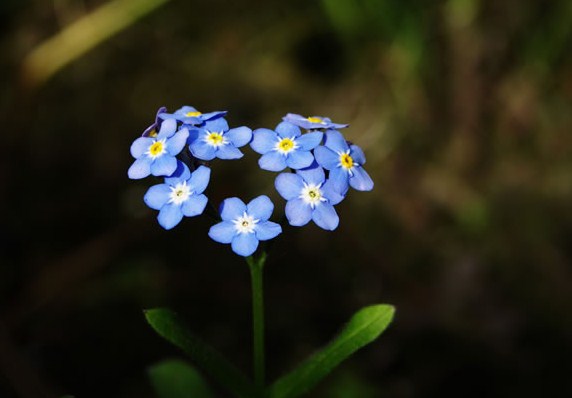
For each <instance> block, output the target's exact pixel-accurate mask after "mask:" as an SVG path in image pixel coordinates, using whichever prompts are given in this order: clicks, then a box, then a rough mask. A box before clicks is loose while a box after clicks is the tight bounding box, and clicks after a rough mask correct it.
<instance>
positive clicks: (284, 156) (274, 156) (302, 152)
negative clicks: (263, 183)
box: [250, 122, 323, 171]
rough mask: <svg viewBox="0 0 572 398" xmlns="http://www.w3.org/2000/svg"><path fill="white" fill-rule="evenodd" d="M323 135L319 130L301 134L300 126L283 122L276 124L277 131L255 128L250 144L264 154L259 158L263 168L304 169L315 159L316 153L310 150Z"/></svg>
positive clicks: (270, 169) (278, 169)
mask: <svg viewBox="0 0 572 398" xmlns="http://www.w3.org/2000/svg"><path fill="white" fill-rule="evenodd" d="M322 136H323V134H322V133H321V132H319V131H315V132H311V133H307V134H304V135H301V132H300V128H298V127H297V126H295V125H293V124H292V123H288V122H282V123H280V124H279V125H278V126H276V131H273V130H270V129H257V130H254V132H253V138H252V142H251V143H250V146H251V147H252V149H254V150H255V151H256V152H258V153H260V154H261V155H262V157H261V158H260V159H259V160H258V164H259V165H260V168H261V169H264V170H269V171H282V170H284V169H285V168H286V167H290V168H292V169H302V168H304V167H308V166H310V165H311V164H312V162H313V161H314V155H312V152H310V151H311V150H312V149H314V148H315V147H316V146H318V145H319V144H320V142H321V141H322Z"/></svg>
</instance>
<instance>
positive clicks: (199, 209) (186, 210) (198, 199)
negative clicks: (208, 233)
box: [181, 194, 209, 217]
mask: <svg viewBox="0 0 572 398" xmlns="http://www.w3.org/2000/svg"><path fill="white" fill-rule="evenodd" d="M208 201H209V200H208V199H207V197H206V196H205V195H203V194H200V195H191V196H189V198H188V199H187V200H185V201H184V202H183V204H182V205H181V211H182V212H183V215H184V216H186V217H194V216H198V215H199V214H202V213H203V211H204V210H205V207H206V206H207V202H208Z"/></svg>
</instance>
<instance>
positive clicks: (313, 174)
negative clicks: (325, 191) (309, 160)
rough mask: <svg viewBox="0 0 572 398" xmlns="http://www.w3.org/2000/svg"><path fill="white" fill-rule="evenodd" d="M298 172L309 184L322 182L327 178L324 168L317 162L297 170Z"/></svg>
mask: <svg viewBox="0 0 572 398" xmlns="http://www.w3.org/2000/svg"><path fill="white" fill-rule="evenodd" d="M296 174H298V175H299V176H300V177H302V178H303V179H304V181H306V182H307V183H309V184H316V185H317V184H321V183H323V182H324V180H325V179H326V174H325V173H324V169H322V167H321V166H319V165H318V164H317V163H315V162H314V163H313V164H312V165H311V166H310V167H307V168H305V169H301V170H296Z"/></svg>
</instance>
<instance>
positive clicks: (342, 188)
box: [329, 167, 357, 192]
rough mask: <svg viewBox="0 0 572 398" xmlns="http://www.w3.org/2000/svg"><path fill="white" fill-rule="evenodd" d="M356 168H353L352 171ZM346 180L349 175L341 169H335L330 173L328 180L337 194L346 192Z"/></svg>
mask: <svg viewBox="0 0 572 398" xmlns="http://www.w3.org/2000/svg"><path fill="white" fill-rule="evenodd" d="M356 168H357V167H354V170H355V169H356ZM348 179H349V174H348V172H347V171H345V170H344V169H342V168H341V167H336V168H335V169H332V170H331V171H330V179H329V181H331V183H332V184H333V186H334V189H335V190H336V191H338V192H346V191H347V190H348Z"/></svg>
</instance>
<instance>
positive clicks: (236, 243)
mask: <svg viewBox="0 0 572 398" xmlns="http://www.w3.org/2000/svg"><path fill="white" fill-rule="evenodd" d="M231 246H232V250H233V251H234V252H235V253H236V254H238V255H239V256H244V257H247V256H250V255H251V254H252V253H254V252H255V251H256V248H257V247H258V239H256V236H255V234H238V235H237V236H235V237H234V239H233V240H232V243H231Z"/></svg>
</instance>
